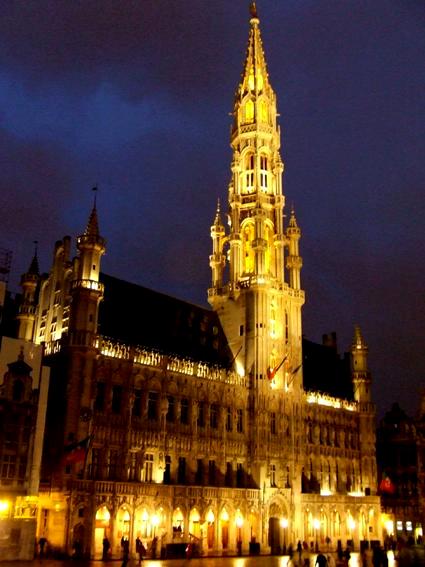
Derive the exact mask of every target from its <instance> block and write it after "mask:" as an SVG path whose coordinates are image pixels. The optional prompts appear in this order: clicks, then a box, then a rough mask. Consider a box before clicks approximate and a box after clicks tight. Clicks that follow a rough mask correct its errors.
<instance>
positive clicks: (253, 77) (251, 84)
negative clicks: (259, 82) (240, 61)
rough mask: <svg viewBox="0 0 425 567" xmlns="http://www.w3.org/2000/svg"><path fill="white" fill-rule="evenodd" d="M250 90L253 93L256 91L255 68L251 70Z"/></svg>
mask: <svg viewBox="0 0 425 567" xmlns="http://www.w3.org/2000/svg"><path fill="white" fill-rule="evenodd" d="M248 88H249V90H250V91H253V90H254V89H255V75H254V67H251V69H250V70H249V76H248Z"/></svg>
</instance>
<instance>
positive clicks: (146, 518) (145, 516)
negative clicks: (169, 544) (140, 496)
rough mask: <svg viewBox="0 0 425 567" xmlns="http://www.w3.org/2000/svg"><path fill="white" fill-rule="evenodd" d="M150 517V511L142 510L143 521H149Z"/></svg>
mask: <svg viewBox="0 0 425 567" xmlns="http://www.w3.org/2000/svg"><path fill="white" fill-rule="evenodd" d="M148 519H149V515H148V513H147V512H146V510H143V512H142V521H143V522H147V521H148Z"/></svg>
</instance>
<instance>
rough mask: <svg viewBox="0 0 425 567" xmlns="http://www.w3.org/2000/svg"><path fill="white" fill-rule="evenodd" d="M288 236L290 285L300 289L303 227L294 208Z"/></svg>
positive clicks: (287, 264) (287, 261)
mask: <svg viewBox="0 0 425 567" xmlns="http://www.w3.org/2000/svg"><path fill="white" fill-rule="evenodd" d="M286 236H287V239H288V247H289V254H288V257H287V258H286V267H287V268H288V271H289V285H290V287H292V288H293V289H300V287H301V278H300V272H301V268H302V265H303V261H302V258H301V256H300V252H299V240H300V238H301V229H300V228H299V226H298V224H297V219H296V218H295V211H294V208H292V210H291V217H290V219H289V225H288V228H287V229H286Z"/></svg>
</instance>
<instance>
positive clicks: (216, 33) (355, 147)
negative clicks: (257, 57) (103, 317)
mask: <svg viewBox="0 0 425 567" xmlns="http://www.w3.org/2000/svg"><path fill="white" fill-rule="evenodd" d="M248 4H249V2H248V0H232V1H229V0H215V1H214V2H211V1H207V0H174V1H173V0H142V1H129V0H126V1H120V2H116V1H112V0H102V1H101V0H97V1H90V0H84V1H83V0H81V1H73V2H70V1H69V0H66V1H65V0H55V1H53V0H52V1H50V2H45V1H42V0H38V1H37V2H26V3H25V2H21V1H19V2H8V1H7V0H6V1H5V2H3V3H2V15H1V18H0V206H1V210H2V213H3V214H2V220H1V223H0V247H6V248H10V249H11V250H13V253H14V260H13V266H12V268H13V274H12V277H11V287H12V289H17V281H18V278H19V275H20V274H21V273H22V272H23V271H24V270H25V269H26V268H27V266H28V264H29V261H30V259H31V254H32V241H33V240H34V239H38V240H39V242H40V262H41V267H42V269H43V270H48V269H49V267H50V258H51V254H52V247H53V244H54V241H55V240H57V239H58V238H61V237H62V236H64V235H65V234H70V235H72V236H73V237H74V236H76V235H77V234H79V233H81V231H82V229H83V228H84V225H85V223H86V220H87V216H88V213H89V210H90V207H91V202H92V194H91V192H90V188H91V187H92V185H93V184H95V183H97V184H98V185H99V193H98V209H99V215H100V222H101V229H102V233H103V235H104V236H105V237H106V238H107V242H108V249H107V255H106V256H105V259H104V262H103V269H104V271H106V272H108V273H110V274H112V275H115V276H119V277H122V278H125V279H129V280H131V281H134V282H137V283H140V284H142V285H145V286H147V287H152V288H154V289H157V290H160V291H164V292H166V293H170V294H172V295H175V296H178V297H181V298H184V299H188V300H192V301H194V302H196V303H205V299H206V289H207V287H208V286H209V283H210V270H209V267H208V255H209V254H210V248H211V247H210V237H209V226H210V224H211V221H212V218H213V214H214V210H215V204H216V199H217V197H220V198H221V199H222V201H223V202H225V201H226V195H227V184H228V181H229V164H230V157H231V154H230V149H229V127H230V117H229V116H228V113H229V112H230V111H231V110H232V102H233V94H234V91H235V88H236V86H237V83H238V80H239V77H240V73H241V71H242V63H243V59H244V55H245V47H246V42H247V38H248V20H249V16H248ZM257 6H258V11H259V16H260V20H261V29H262V33H263V40H264V45H265V51H266V57H267V60H268V64H269V73H270V77H271V82H272V85H273V87H274V89H275V91H276V93H277V96H278V106H279V111H280V114H281V118H280V123H281V127H282V157H283V160H284V162H285V175H284V188H285V194H286V196H287V203H288V204H291V203H292V202H293V203H294V205H295V208H296V211H297V217H298V220H299V224H300V226H301V227H302V230H303V238H302V240H301V252H302V255H303V257H304V268H303V271H302V278H303V279H302V281H303V287H304V289H305V290H306V295H307V302H306V305H305V307H304V332H305V334H306V335H307V336H308V337H309V338H311V339H313V340H320V338H321V334H322V333H324V332H330V331H333V330H335V331H337V333H338V336H339V346H340V348H341V350H344V349H347V348H348V347H349V344H350V342H351V338H352V330H353V325H354V324H355V323H358V324H360V325H361V327H362V330H363V334H364V336H365V338H366V341H367V342H368V343H369V347H370V366H371V369H372V371H373V377H374V395H375V401H376V402H377V404H378V407H379V411H380V413H382V411H383V410H385V409H387V408H388V407H389V405H390V404H391V403H392V402H393V401H396V400H397V401H399V402H400V404H401V405H402V406H403V407H404V408H405V409H407V410H408V411H409V412H411V413H412V412H414V411H415V410H416V408H417V404H418V393H419V388H420V387H421V386H424V383H425V381H424V376H425V354H424V353H425V348H424V346H425V345H424V342H425V307H424V297H425V293H424V292H425V283H424V281H425V280H424V275H425V256H424V244H423V242H424V237H425V234H424V222H423V219H424V217H425V192H424V189H425V155H424V139H425V103H424V101H425V65H424V61H425V10H424V3H423V1H422V0H373V2H370V1H358V0H356V1H354V0H347V1H344V2H341V0H314V1H313V0H285V1H283V0H282V1H275V0H259V1H258V2H257Z"/></svg>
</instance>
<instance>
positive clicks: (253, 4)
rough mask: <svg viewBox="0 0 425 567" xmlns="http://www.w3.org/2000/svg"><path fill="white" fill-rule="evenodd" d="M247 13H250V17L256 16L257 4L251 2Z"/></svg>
mask: <svg viewBox="0 0 425 567" xmlns="http://www.w3.org/2000/svg"><path fill="white" fill-rule="evenodd" d="M249 13H250V14H251V18H258V14H257V6H256V5H255V2H254V1H253V2H251V5H250V7H249Z"/></svg>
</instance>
